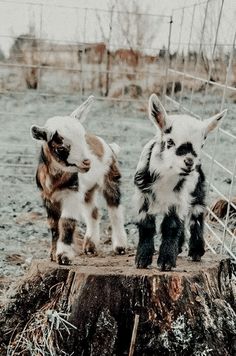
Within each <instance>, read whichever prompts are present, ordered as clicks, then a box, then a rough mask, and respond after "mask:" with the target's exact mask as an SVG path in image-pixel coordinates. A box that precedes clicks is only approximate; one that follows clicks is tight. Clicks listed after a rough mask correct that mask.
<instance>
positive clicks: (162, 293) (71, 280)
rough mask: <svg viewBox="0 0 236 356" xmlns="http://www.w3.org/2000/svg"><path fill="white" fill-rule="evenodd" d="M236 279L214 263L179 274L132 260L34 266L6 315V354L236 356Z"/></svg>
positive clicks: (223, 262)
mask: <svg viewBox="0 0 236 356" xmlns="http://www.w3.org/2000/svg"><path fill="white" fill-rule="evenodd" d="M232 278H233V277H232V264H231V262H230V260H229V259H227V258H224V259H221V258H219V257H216V256H213V255H206V256H204V258H203V260H202V262H198V263H194V262H191V261H188V260H187V259H186V258H184V257H183V258H181V257H179V258H178V261H177V268H176V269H175V270H174V271H172V272H160V271H159V270H158V269H157V268H151V269H147V270H140V269H136V268H135V266H134V257H133V256H132V257H127V256H115V257H112V256H110V257H108V256H107V257H87V256H81V257H79V258H78V259H77V260H76V264H75V265H72V266H58V265H57V264H55V263H51V262H48V261H45V260H41V261H34V262H33V264H32V266H31V269H30V271H29V273H28V274H27V276H25V278H24V280H23V281H21V283H20V285H18V286H17V288H16V292H15V295H14V296H13V299H12V300H11V301H10V303H9V304H7V305H6V306H5V309H4V310H3V312H2V316H1V325H0V328H1V331H2V332H1V333H0V341H1V349H0V351H1V352H0V354H1V355H4V353H6V348H7V346H8V352H12V353H9V355H13V354H14V355H18V354H21V355H31V354H32V350H34V347H35V345H34V343H37V347H39V348H40V347H41V348H42V349H43V348H44V349H43V350H44V353H45V355H47V354H48V355H49V354H50V351H51V352H53V354H55V355H64V353H65V354H68V355H70V354H73V355H84V356H86V355H93V356H95V355H99V356H102V355H104V356H105V355H129V350H130V349H132V350H133V351H134V355H163V356H164V355H178V356H179V355H181V356H182V355H183V356H185V355H186V356H187V355H188V356H189V355H196V356H197V355H199V356H200V355H214V356H215V355H222V356H223V355H224V356H227V355H236V314H235V299H234V297H235V296H234V284H233V281H232ZM137 316H138V318H137ZM60 318H61V319H60ZM135 320H136V321H137V320H138V322H137V323H136V325H134V321H135ZM40 321H41V323H42V325H40ZM35 325H36V326H37V327H36V326H35ZM134 326H135V328H134ZM47 327H48V329H47ZM40 328H41V329H40ZM134 329H135V333H134V332H133V331H134ZM48 330H51V333H50V334H49V333H48ZM134 334H135V337H134ZM132 335H133V338H132ZM131 339H132V347H130V346H131ZM26 340H28V341H29V342H27V341H26ZM45 340H46V341H47V342H46V341H45ZM47 348H48V350H47ZM22 350H25V351H23V352H22ZM133 351H132V352H133ZM13 352H14V353H13ZM30 352H31V353H30ZM63 352H64V353H63ZM35 354H36V353H35ZM130 355H131V353H130Z"/></svg>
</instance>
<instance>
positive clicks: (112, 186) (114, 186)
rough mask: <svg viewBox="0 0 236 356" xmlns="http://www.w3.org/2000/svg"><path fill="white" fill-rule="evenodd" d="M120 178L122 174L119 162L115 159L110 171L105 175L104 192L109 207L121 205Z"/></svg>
mask: <svg viewBox="0 0 236 356" xmlns="http://www.w3.org/2000/svg"><path fill="white" fill-rule="evenodd" d="M120 178H121V174H120V171H119V169H118V167H117V162H116V160H115V159H114V158H113V159H112V163H111V165H110V169H109V171H108V172H107V174H106V175H105V179H104V183H105V187H104V190H103V195H104V198H105V199H106V202H107V204H108V206H111V207H112V206H118V205H119V204H120Z"/></svg>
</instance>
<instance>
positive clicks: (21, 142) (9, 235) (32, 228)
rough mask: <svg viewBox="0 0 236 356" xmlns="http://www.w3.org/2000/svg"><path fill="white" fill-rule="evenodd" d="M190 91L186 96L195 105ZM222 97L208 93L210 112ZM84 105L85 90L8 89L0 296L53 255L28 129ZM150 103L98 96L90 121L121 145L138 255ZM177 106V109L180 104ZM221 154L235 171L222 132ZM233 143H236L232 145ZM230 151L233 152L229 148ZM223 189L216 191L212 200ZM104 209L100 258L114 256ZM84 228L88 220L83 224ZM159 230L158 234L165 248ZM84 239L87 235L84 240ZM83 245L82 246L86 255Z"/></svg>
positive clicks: (220, 183) (218, 178)
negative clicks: (140, 165)
mask: <svg viewBox="0 0 236 356" xmlns="http://www.w3.org/2000/svg"><path fill="white" fill-rule="evenodd" d="M189 100H190V97H189V96H185V97H184V98H183V104H184V105H188V104H189ZM219 103H220V101H219V96H218V95H216V93H211V94H209V95H208V96H207V101H206V104H205V109H204V110H205V111H204V118H206V117H207V115H209V116H210V115H213V114H215V113H216V112H217V110H219ZM78 104H80V100H79V96H77V95H73V96H72V95H71V96H59V95H57V96H43V95H38V94H37V93H36V92H35V91H29V92H27V93H22V94H9V95H2V96H1V97H0V107H1V111H0V125H1V127H2V130H1V133H0V137H1V144H0V147H1V151H0V157H1V164H0V195H1V201H0V235H1V239H0V270H1V272H0V287H1V291H2V293H1V295H2V299H1V302H2V303H3V302H4V298H5V296H6V294H5V291H6V290H7V289H8V288H9V286H10V284H11V282H13V281H14V280H15V279H17V278H18V277H20V276H22V275H23V274H24V273H25V270H27V269H28V268H29V265H30V263H31V261H32V259H39V258H46V257H47V256H49V246H50V234H49V232H48V229H47V225H46V215H45V211H44V209H43V207H42V203H41V200H40V196H39V192H38V190H37V188H36V185H35V181H34V174H35V169H36V163H37V156H38V151H39V146H37V144H36V143H35V142H33V141H32V140H31V137H30V133H29V128H30V125H31V124H33V123H36V124H38V125H43V124H44V122H45V121H46V119H47V118H49V117H51V116H54V115H63V114H69V113H71V112H72V111H73V110H74V109H75V108H76V107H77V106H78ZM203 105H204V102H203V95H202V94H201V93H197V94H195V96H194V101H193V111H195V112H197V113H198V114H199V115H202V114H203V113H202V110H203ZM227 106H228V107H229V108H230V110H229V112H228V116H227V119H226V120H225V123H224V126H223V128H224V129H226V130H230V132H231V133H234V134H236V131H235V127H234V126H233V118H234V115H235V113H236V105H235V104H233V101H231V100H229V102H228V103H227ZM145 109H146V103H140V102H136V103H132V104H131V103H128V102H127V103H117V102H116V103H112V102H104V101H99V102H97V103H96V104H95V105H94V108H93V109H92V111H91V113H90V114H89V117H88V119H87V121H86V122H85V124H84V126H85V127H86V129H87V130H88V131H90V132H93V133H95V134H97V135H100V136H102V137H103V138H104V139H105V140H106V141H107V142H117V143H118V144H119V145H120V146H121V152H120V155H119V161H120V168H121V172H122V175H123V179H122V192H123V197H122V202H123V205H124V207H125V220H126V222H125V226H126V230H127V233H128V243H129V250H128V254H130V255H133V254H134V251H135V246H136V244H137V229H136V226H135V224H134V221H135V214H134V209H133V201H132V195H133V175H134V172H135V167H136V165H137V162H138V157H139V155H140V152H141V149H142V147H143V145H144V144H145V143H146V142H147V141H148V140H149V139H150V138H151V137H152V136H153V135H154V134H155V129H154V127H153V126H152V125H151V123H150V122H149V121H148V120H147V119H146V117H147V115H146V112H145ZM170 109H172V110H173V107H172V108H171V107H170ZM214 139H215V138H214V136H212V137H211V138H209V140H208V143H207V147H206V150H207V152H209V153H212V152H213V149H212V147H213V143H214ZM218 142H219V143H218V145H217V150H216V158H217V159H218V160H219V161H220V162H221V163H223V164H224V166H226V167H227V168H229V169H231V170H232V162H233V159H234V154H235V146H234V145H235V141H233V140H232V142H231V141H230V139H229V138H227V137H226V136H224V135H222V134H220V135H219V141H218ZM233 144H234V145H233ZM226 153H227V154H226ZM204 167H205V170H206V173H208V176H209V174H212V168H211V165H210V164H209V161H207V160H205V161H204ZM213 168H214V176H215V177H214V183H215V185H216V186H217V187H218V189H219V190H220V191H221V192H222V193H224V194H226V195H227V194H228V190H229V181H228V180H227V178H230V177H229V176H227V175H226V173H224V172H223V171H221V170H220V169H219V168H217V166H213ZM216 197H217V195H216V194H215V193H213V192H211V195H210V197H209V201H212V200H214V199H215V198H216ZM101 205H102V208H101V209H100V211H101V214H102V228H101V232H102V243H101V251H100V256H104V254H105V255H106V254H108V255H109V254H111V244H110V228H109V222H108V218H107V212H106V209H105V206H104V203H103V202H101ZM78 231H79V232H80V233H81V234H83V232H84V225H83V224H80V225H79V226H78ZM159 241H160V239H159V233H158V236H157V239H156V243H157V246H158V243H159ZM78 245H79V246H80V245H81V241H80V242H79V243H78ZM80 252H81V248H79V253H80Z"/></svg>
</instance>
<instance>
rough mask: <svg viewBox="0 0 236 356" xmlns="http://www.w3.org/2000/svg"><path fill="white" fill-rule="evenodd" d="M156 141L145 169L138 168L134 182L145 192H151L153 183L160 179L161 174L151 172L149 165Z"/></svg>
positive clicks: (151, 148)
mask: <svg viewBox="0 0 236 356" xmlns="http://www.w3.org/2000/svg"><path fill="white" fill-rule="evenodd" d="M154 145H155V142H154V143H153V144H152V145H151V147H150V150H149V153H148V157H147V162H146V166H145V167H144V168H143V169H140V170H138V171H137V172H136V173H135V176H134V184H135V185H136V186H137V187H138V188H139V189H140V190H141V191H142V192H143V193H150V192H151V186H152V184H153V183H154V182H155V181H156V180H157V179H158V177H159V174H156V173H150V171H149V165H150V158H151V154H152V150H153V147H154Z"/></svg>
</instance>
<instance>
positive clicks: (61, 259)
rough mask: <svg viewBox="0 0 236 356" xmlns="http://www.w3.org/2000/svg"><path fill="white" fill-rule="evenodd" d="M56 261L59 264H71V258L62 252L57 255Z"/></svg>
mask: <svg viewBox="0 0 236 356" xmlns="http://www.w3.org/2000/svg"><path fill="white" fill-rule="evenodd" d="M57 263H58V264H59V265H66V266H68V265H71V260H70V259H69V258H68V257H67V256H66V255H63V254H60V255H57Z"/></svg>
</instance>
